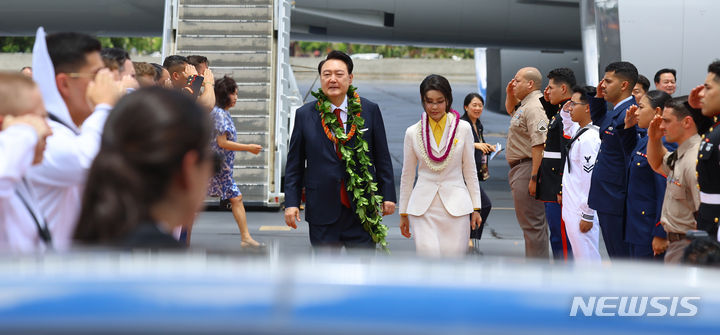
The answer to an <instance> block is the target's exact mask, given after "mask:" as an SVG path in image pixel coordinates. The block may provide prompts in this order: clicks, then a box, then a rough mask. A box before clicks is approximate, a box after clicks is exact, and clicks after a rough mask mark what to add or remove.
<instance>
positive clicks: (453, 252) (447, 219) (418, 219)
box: [408, 194, 470, 257]
mask: <svg viewBox="0 0 720 335" xmlns="http://www.w3.org/2000/svg"><path fill="white" fill-rule="evenodd" d="M408 221H409V222H410V226H411V227H412V230H413V235H414V237H415V250H416V251H417V253H418V255H421V256H428V257H462V256H464V255H465V253H466V252H467V249H468V241H469V240H470V217H469V215H462V216H452V215H450V213H448V211H447V210H446V209H445V206H443V204H442V200H440V196H439V195H437V194H436V195H435V198H434V199H433V201H432V203H431V204H430V207H429V208H428V210H427V211H426V212H425V214H423V215H421V216H414V215H408Z"/></svg>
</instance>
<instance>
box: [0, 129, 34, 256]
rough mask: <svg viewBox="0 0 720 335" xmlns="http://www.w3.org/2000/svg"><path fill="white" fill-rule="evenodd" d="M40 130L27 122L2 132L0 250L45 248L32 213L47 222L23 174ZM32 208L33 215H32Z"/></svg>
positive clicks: (20, 250) (0, 136)
mask: <svg viewBox="0 0 720 335" xmlns="http://www.w3.org/2000/svg"><path fill="white" fill-rule="evenodd" d="M37 141H38V136H37V133H36V132H35V130H34V129H33V128H31V127H30V126H26V125H17V126H12V127H9V128H7V129H6V130H4V131H2V132H0V157H2V158H1V159H0V251H1V252H8V251H9V252H22V253H25V252H35V251H41V250H44V247H45V246H44V244H43V242H42V240H40V237H39V235H38V229H37V227H36V223H35V220H34V219H33V215H35V216H36V217H38V219H39V220H41V221H40V224H44V221H43V220H42V217H41V216H40V213H39V211H38V210H37V208H36V207H35V204H34V202H35V201H34V199H33V198H32V196H31V195H30V192H29V190H28V188H27V184H26V183H25V182H24V181H23V176H24V175H25V173H26V171H27V170H28V169H29V168H30V166H31V165H32V161H33V158H34V157H35V146H36V144H37ZM31 211H32V214H31Z"/></svg>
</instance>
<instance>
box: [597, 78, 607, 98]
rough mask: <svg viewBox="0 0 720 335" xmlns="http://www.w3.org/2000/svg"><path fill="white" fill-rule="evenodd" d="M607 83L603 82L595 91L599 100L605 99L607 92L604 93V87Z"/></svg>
mask: <svg viewBox="0 0 720 335" xmlns="http://www.w3.org/2000/svg"><path fill="white" fill-rule="evenodd" d="M604 83H605V79H603V80H601V81H600V82H599V83H598V85H597V89H596V90H595V97H596V98H599V99H603V98H605V92H603V89H602V86H603V84H604Z"/></svg>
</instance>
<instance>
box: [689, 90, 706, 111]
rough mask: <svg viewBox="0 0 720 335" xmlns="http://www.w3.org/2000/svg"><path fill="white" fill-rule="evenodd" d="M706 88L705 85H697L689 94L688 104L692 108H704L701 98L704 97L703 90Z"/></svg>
mask: <svg viewBox="0 0 720 335" xmlns="http://www.w3.org/2000/svg"><path fill="white" fill-rule="evenodd" d="M704 88H705V85H697V86H695V88H693V89H692V91H690V95H689V96H688V104H689V105H690V107H692V108H698V109H699V108H702V105H701V104H700V100H701V98H702V96H701V93H702V90H703V89H704Z"/></svg>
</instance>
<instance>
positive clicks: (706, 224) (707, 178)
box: [688, 61, 720, 240]
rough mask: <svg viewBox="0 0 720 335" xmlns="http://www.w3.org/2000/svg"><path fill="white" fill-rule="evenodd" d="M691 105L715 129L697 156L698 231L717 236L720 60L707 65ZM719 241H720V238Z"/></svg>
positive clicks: (719, 160) (694, 90)
mask: <svg viewBox="0 0 720 335" xmlns="http://www.w3.org/2000/svg"><path fill="white" fill-rule="evenodd" d="M688 103H689V105H690V106H691V107H693V108H696V109H697V108H701V109H702V114H703V115H704V116H706V117H711V118H713V123H714V124H713V126H712V127H710V130H709V131H708V132H707V133H706V134H704V135H703V137H702V139H701V143H700V149H699V151H698V156H697V179H698V188H699V189H700V208H699V209H698V215H697V228H698V229H702V230H705V231H707V232H708V234H710V236H715V237H718V221H720V173H718V169H719V168H720V122H718V121H720V120H718V115H719V114H720V61H715V62H713V63H711V64H710V66H708V74H707V77H706V78H705V83H704V84H703V85H700V86H698V87H696V88H694V89H693V90H692V92H691V93H690V97H689V98H688ZM719 240H720V238H719Z"/></svg>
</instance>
